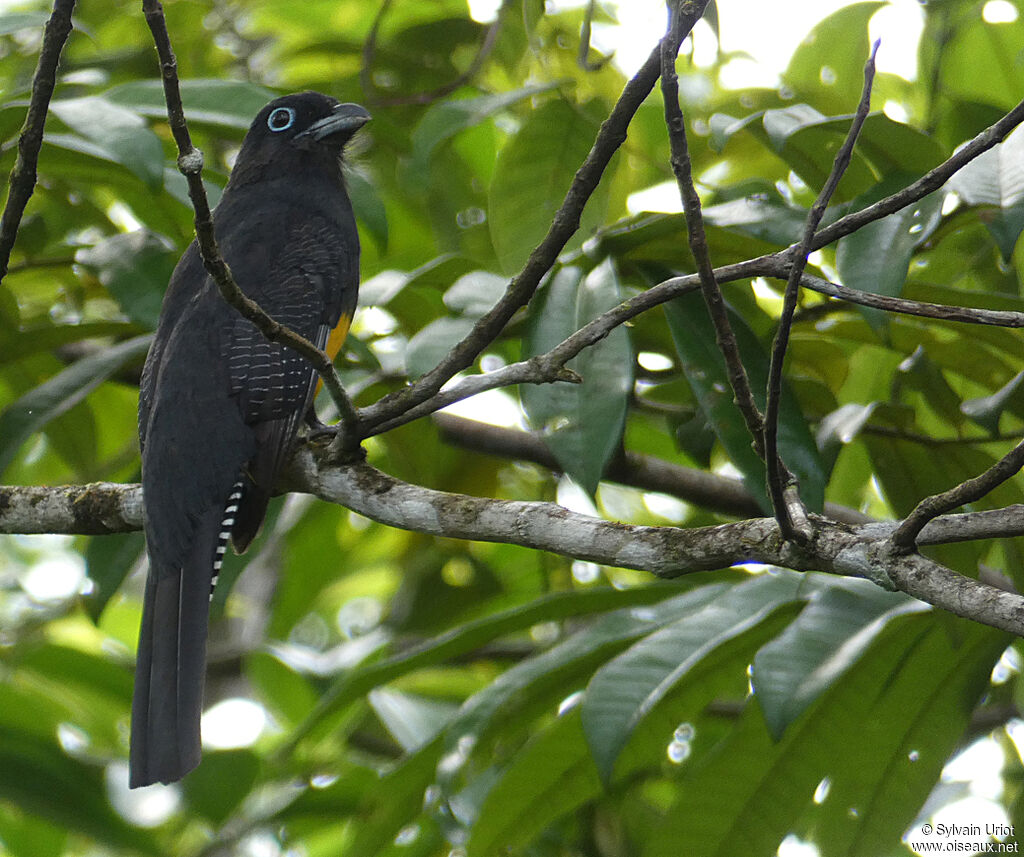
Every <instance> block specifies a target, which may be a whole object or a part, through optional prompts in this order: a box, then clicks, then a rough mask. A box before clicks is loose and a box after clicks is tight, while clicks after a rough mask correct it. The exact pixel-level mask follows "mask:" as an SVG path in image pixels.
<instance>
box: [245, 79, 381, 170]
mask: <svg viewBox="0 0 1024 857" xmlns="http://www.w3.org/2000/svg"><path fill="white" fill-rule="evenodd" d="M369 121H370V114H369V113H368V112H367V111H366V109H365V108H363V107H360V106H359V105H358V104H342V103H340V102H339V101H337V100H336V99H334V98H331V97H330V96H329V95H322V94H321V93H319V92H300V93H298V94H296V95H285V96H284V97H282V98H277V99H275V100H273V101H271V102H270V104H268V105H267V106H266V107H264V108H263V109H262V110H261V111H260V112H259V113H258V114H257V116H256V118H255V119H254V120H253V122H252V125H250V126H249V131H248V133H247V134H246V135H245V140H244V141H243V143H242V149H241V151H240V152H239V153H238V158H237V160H236V161H235V167H234V169H233V170H232V176H231V183H232V184H235V185H237V184H239V183H243V182H244V183H247V182H249V181H252V180H254V179H259V178H262V177H265V176H266V175H267V173H277V172H278V171H279V170H280V171H290V170H294V169H296V167H299V166H304V167H306V168H307V169H309V168H315V167H316V166H317V165H321V166H324V167H327V168H328V169H331V168H334V169H336V168H337V165H338V162H339V159H340V158H341V154H342V151H343V150H344V148H345V144H346V143H348V141H349V140H350V139H352V136H353V135H354V134H355V133H356V131H358V130H359V129H360V128H362V127H363V125H365V124H366V123H367V122H369Z"/></svg>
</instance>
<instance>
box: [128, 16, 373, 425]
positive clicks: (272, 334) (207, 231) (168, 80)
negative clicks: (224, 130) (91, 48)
mask: <svg viewBox="0 0 1024 857" xmlns="http://www.w3.org/2000/svg"><path fill="white" fill-rule="evenodd" d="M142 8H143V11H144V12H145V15H146V23H147V24H148V25H149V29H150V32H151V33H152V34H153V42H154V44H155V45H156V50H157V54H158V56H159V58H160V71H161V77H162V79H163V86H164V99H165V100H166V102H167V121H168V123H169V125H170V128H171V134H172V135H173V137H174V142H175V144H176V145H177V147H178V169H179V170H180V171H181V174H182V175H183V176H184V177H185V181H186V182H188V195H189V199H191V200H192V208H193V209H194V210H195V215H196V217H195V226H196V242H197V244H198V245H199V255H200V256H201V257H202V259H203V266H204V267H205V268H206V271H207V273H208V274H209V275H210V277H211V278H212V279H213V281H214V282H215V283H216V284H217V288H218V290H219V291H220V293H221V295H222V296H223V298H224V300H225V301H227V303H229V304H230V305H231V306H233V307H234V308H235V309H236V310H238V312H239V313H241V314H242V316H243V317H244V318H246V319H248V320H249V321H251V322H252V323H253V324H254V325H256V327H257V328H258V329H259V331H260V333H262V334H263V336H264V337H265V338H266V339H268V340H269V341H271V342H278V343H281V344H282V345H285V346H287V347H288V348H291V349H292V350H293V351H295V352H296V353H298V354H299V355H301V356H302V357H304V358H305V359H306V360H307V361H308V362H309V363H310V364H311V365H312V366H313V368H314V369H316V371H317V374H319V376H320V378H321V379H322V380H323V382H324V387H326V388H327V391H328V393H329V394H330V396H331V400H332V401H333V402H334V404H335V405H336V406H337V408H338V413H339V414H340V416H341V423H342V427H343V436H344V437H345V438H346V439H348V442H349V443H351V444H353V445H355V444H357V443H358V440H359V436H358V430H357V426H358V415H357V414H356V410H355V407H354V406H353V405H352V402H351V400H350V399H349V398H348V396H347V395H346V393H345V390H344V388H343V387H342V386H341V379H340V378H339V377H338V373H337V371H336V370H335V368H334V363H333V362H332V361H331V358H330V357H328V356H327V354H326V353H325V352H323V351H321V350H320V349H319V348H317V347H316V346H315V345H314V344H313V343H312V342H310V341H309V340H308V339H306V338H305V337H303V336H300V335H299V334H298V333H296V332H295V331H293V330H291V329H290V328H288V327H286V326H285V325H283V324H281V323H280V322H278V321H275V320H274V319H273V318H272V317H271V316H270V315H269V314H268V313H266V312H265V311H264V310H263V308H262V307H260V305H259V304H258V303H256V302H255V301H253V300H251V299H250V298H249V297H247V296H246V294H245V293H244V292H243V291H242V289H241V288H240V287H239V285H238V283H236V282H235V278H234V276H233V275H232V273H231V269H230V268H229V267H228V264H227V262H225V261H224V257H223V256H221V254H220V248H219V247H218V246H217V238H216V235H215V234H214V225H213V214H212V212H211V211H210V203H209V201H208V200H207V198H206V188H205V187H203V179H202V172H203V153H202V152H201V151H199V149H197V148H196V147H195V146H194V145H193V144H192V137H191V135H190V134H189V131H188V123H187V122H186V120H185V108H184V106H183V105H182V101H181V90H180V88H179V86H178V61H177V59H176V58H175V56H174V50H173V48H172V47H171V39H170V35H169V34H168V32H167V22H166V20H165V19H164V10H163V6H162V5H161V4H160V2H159V0H143V2H142Z"/></svg>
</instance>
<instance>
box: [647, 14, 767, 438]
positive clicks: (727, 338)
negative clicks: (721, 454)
mask: <svg viewBox="0 0 1024 857" xmlns="http://www.w3.org/2000/svg"><path fill="white" fill-rule="evenodd" d="M679 7H680V4H679V3H674V4H670V12H669V15H670V23H669V32H668V36H667V37H666V38H665V39H664V40H663V41H662V46H661V94H662V101H663V102H664V105H665V125H666V127H667V128H668V139H669V146H670V148H671V152H672V172H673V173H674V174H675V177H676V184H677V185H678V186H679V195H680V197H681V198H682V201H683V210H684V212H685V215H686V231H687V238H688V240H689V244H690V251H691V252H692V253H693V258H694V259H695V260H696V262H697V272H698V274H699V276H700V288H701V292H702V293H703V295H704V304H705V305H706V306H707V310H708V315H710V316H711V322H712V324H713V325H714V327H715V343H716V344H717V345H718V350H719V351H721V352H722V356H723V357H724V358H725V365H726V374H727V376H728V378H729V385H730V386H731V387H732V394H733V402H735V403H736V407H737V408H739V411H740V413H741V414H742V415H743V421H744V423H746V426H747V431H749V432H750V437H751V440H752V441H753V444H754V449H755V450H756V451H757V454H758V455H760V456H761V457H762V458H763V457H764V417H763V416H762V414H761V411H760V410H758V407H757V403H756V402H755V401H754V394H753V392H752V391H751V389H750V379H749V378H748V377H747V370H746V368H745V367H744V366H743V360H742V358H741V357H740V351H739V346H738V345H737V344H736V336H735V334H734V333H733V330H732V325H731V324H730V323H729V313H728V310H727V309H726V307H725V300H724V299H723V298H722V290H721V289H720V288H719V287H718V282H717V281H716V280H715V272H714V269H713V268H712V265H711V258H710V256H709V255H708V242H707V236H706V235H705V234H704V221H703V218H702V217H701V206H700V196H699V195H698V194H697V189H696V188H695V187H694V184H693V170H692V168H691V166H690V152H689V144H688V143H687V139H686V122H685V121H684V119H683V112H682V110H681V109H680V107H679V81H678V77H677V75H676V66H675V61H676V55H677V54H678V53H679V46H680V45H681V44H682V40H683V37H684V36H685V33H683V32H682V29H681V20H680V8H679Z"/></svg>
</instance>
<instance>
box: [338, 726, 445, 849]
mask: <svg viewBox="0 0 1024 857" xmlns="http://www.w3.org/2000/svg"><path fill="white" fill-rule="evenodd" d="M441 747H442V743H441V739H440V737H438V738H436V739H435V740H433V741H431V742H430V743H428V744H425V745H424V746H423V747H421V748H420V749H419V750H417V751H416V752H415V753H412V754H410V755H408V756H406V757H405V758H404V759H402V760H401V761H400V762H399V763H398V764H397V765H395V767H394V768H393V769H391V770H390V771H389V772H388V773H387V774H386V775H385V776H383V777H381V778H380V779H379V780H378V783H377V788H376V789H375V790H374V791H373V792H370V793H369V794H368V795H367V797H368V798H372V797H376V798H377V799H376V800H374V801H373V802H372V803H371V802H370V801H369V800H368V801H367V810H366V811H364V812H363V813H362V814H361V815H362V818H361V819H360V822H361V823H360V825H359V828H358V831H357V832H356V835H355V841H354V842H353V844H352V848H351V852H352V853H353V854H380V853H382V850H383V848H384V846H385V845H387V844H389V843H391V842H393V841H394V839H395V836H396V835H397V834H398V833H399V831H400V830H401V829H402V828H403V827H405V825H406V824H407V823H408V822H409V820H410V819H411V818H414V817H415V816H416V813H417V812H419V811H420V810H421V809H422V808H423V802H424V793H425V792H426V790H427V787H428V786H430V785H431V784H432V783H433V782H434V772H435V770H436V767H437V762H438V759H439V758H440V755H441Z"/></svg>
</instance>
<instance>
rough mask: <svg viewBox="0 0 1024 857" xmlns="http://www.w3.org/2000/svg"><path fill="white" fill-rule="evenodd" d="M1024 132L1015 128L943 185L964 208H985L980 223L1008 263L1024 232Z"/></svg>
mask: <svg viewBox="0 0 1024 857" xmlns="http://www.w3.org/2000/svg"><path fill="white" fill-rule="evenodd" d="M1022 160H1024V129H1021V128H1020V127H1018V128H1015V129H1014V130H1013V131H1012V132H1011V133H1010V134H1009V136H1007V137H1006V139H1004V140H1003V142H1002V143H1000V144H999V145H998V146H995V147H993V148H991V149H989V150H988V151H987V152H982V153H981V154H980V155H979V156H978V157H977V158H975V159H974V160H972V161H970V162H969V163H968V164H967V165H966V166H964V167H963V169H961V170H959V171H958V172H956V173H955V174H954V175H953V177H952V178H950V180H949V181H948V182H947V183H946V187H947V189H949V190H952V191H955V192H956V193H957V194H958V195H959V196H960V198H961V199H962V200H963V201H964V202H965V203H967V205H978V206H984V207H986V209H987V210H986V211H985V213H984V214H985V216H984V217H983V218H982V219H981V222H982V223H984V224H985V228H986V229H988V231H989V232H990V233H992V237H993V238H995V240H996V244H997V245H998V247H999V251H1000V253H1002V256H1003V259H1004V261H1006V262H1007V263H1008V262H1009V261H1010V259H1011V258H1012V256H1013V249H1014V247H1016V245H1017V239H1018V238H1019V237H1020V233H1021V231H1022V230H1024V172H1022V171H1021V169H1020V164H1021V162H1022Z"/></svg>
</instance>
